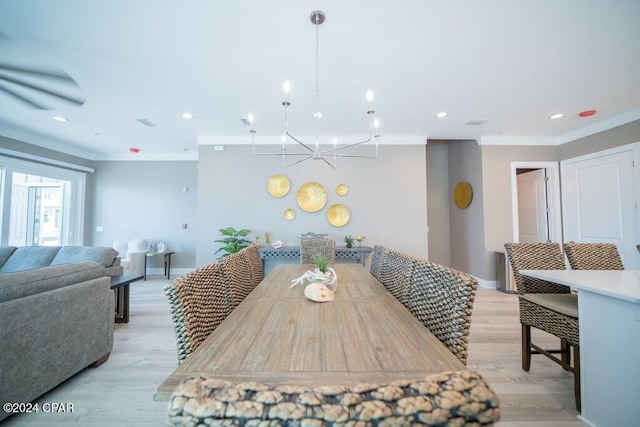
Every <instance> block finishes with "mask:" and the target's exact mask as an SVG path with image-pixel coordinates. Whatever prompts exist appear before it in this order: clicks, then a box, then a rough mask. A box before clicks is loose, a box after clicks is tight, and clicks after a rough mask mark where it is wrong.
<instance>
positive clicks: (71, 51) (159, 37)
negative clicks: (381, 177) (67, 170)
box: [0, 0, 640, 159]
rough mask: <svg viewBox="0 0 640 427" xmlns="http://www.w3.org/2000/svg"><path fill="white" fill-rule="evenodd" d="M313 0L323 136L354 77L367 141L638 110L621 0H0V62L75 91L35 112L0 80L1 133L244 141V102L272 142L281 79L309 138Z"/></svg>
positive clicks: (465, 135) (347, 108)
mask: <svg viewBox="0 0 640 427" xmlns="http://www.w3.org/2000/svg"><path fill="white" fill-rule="evenodd" d="M315 9H321V10H323V11H324V12H325V14H326V16H327V18H326V22H325V23H324V24H323V25H321V26H320V47H319V52H320V83H319V85H320V106H321V110H322V111H323V113H324V116H325V117H324V118H323V119H322V125H321V131H320V133H321V134H322V135H323V136H326V138H329V137H333V136H338V137H339V138H340V141H344V142H348V140H349V139H350V138H352V139H354V140H355V139H357V138H359V137H361V136H363V135H365V134H366V133H367V132H366V131H367V118H366V114H365V111H366V109H367V104H366V101H365V100H364V94H365V91H366V90H367V89H371V90H373V91H374V93H375V94H376V100H375V106H376V110H377V113H378V116H379V118H380V121H381V134H382V137H381V141H380V142H381V143H407V142H408V143H424V141H425V140H426V138H431V139H479V140H481V141H483V142H491V143H499V142H500V141H514V142H518V141H526V142H533V143H552V144H553V143H562V142H566V141H568V140H571V139H575V138H576V137H579V136H584V135H587V134H590V133H594V132H597V131H599V130H603V129H606V128H609V127H612V126H614V125H617V124H621V123H625V122H629V121H631V120H635V119H639V118H640V1H638V0H609V1H604V0H564V1H558V0H536V1H512V0H501V1H498V0H484V1H480V0H458V1H455V0H452V1H445V0H438V1H436V0H404V1H393V2H392V1H382V0H349V1H345V0H342V1H340V0H318V1H301V0H286V1H284V0H280V1H277V2H276V1H270V2H267V1H258V0H250V1H224V2H223V1H214V0H189V1H177V0H135V1H131V0H111V1H104V0H58V1H51V0H3V1H1V2H0V33H2V34H4V35H5V36H6V37H8V39H7V38H4V40H0V63H4V64H14V65H15V64H18V65H29V66H37V67H48V68H51V67H54V68H59V69H62V70H64V71H66V72H67V73H68V74H69V75H71V76H72V77H73V78H74V79H75V80H76V81H77V82H78V84H79V86H80V89H79V90H78V91H77V93H78V95H79V96H81V97H83V98H85V99H86V102H85V103H84V105H82V106H80V107H76V106H73V105H70V104H66V103H62V102H59V101H55V100H53V99H52V98H50V97H46V98H42V102H46V103H47V104H48V105H49V106H50V107H51V108H52V109H51V110H39V109H35V108H33V107H29V106H27V105H26V104H24V103H22V102H19V101H17V100H16V99H15V98H13V97H9V96H7V95H5V94H3V93H1V92H0V135H3V136H6V137H10V138H15V139H19V140H22V141H26V142H30V143H34V144H38V145H42V146H45V147H48V148H52V149H56V150H60V151H63V152H67V153H70V154H75V155H80V156H83V157H87V158H90V159H120V158H123V159H126V158H131V159H135V158H185V157H193V156H195V155H197V144H198V139H200V141H209V142H217V143H221V144H225V143H232V142H238V141H241V142H249V133H248V128H247V127H246V126H244V125H243V124H242V123H241V121H240V119H241V118H242V117H246V115H247V112H249V111H251V112H252V113H253V114H254V115H255V116H256V129H257V131H258V133H257V137H258V141H259V142H274V143H278V142H279V139H278V138H277V137H276V136H275V135H279V134H281V133H282V127H283V111H282V106H281V105H280V103H281V101H282V97H283V95H282V89H281V87H282V82H283V81H284V80H287V79H288V80H290V81H291V84H292V92H291V103H292V106H291V109H290V129H291V130H292V131H293V132H294V133H297V134H298V135H308V134H312V133H313V132H314V128H313V122H312V118H311V115H312V113H313V110H314V105H315V98H314V91H315V27H314V25H312V24H311V22H310V20H309V15H310V13H311V12H312V11H313V10H315ZM589 109H596V110H597V111H598V113H597V114H596V115H594V116H591V117H587V118H580V117H579V116H578V113H579V112H581V111H583V110H589ZM185 111H189V112H191V113H192V114H193V115H194V116H195V118H194V119H193V120H185V119H183V118H182V117H181V114H182V113H183V112H185ZM439 111H447V112H448V113H449V116H448V117H446V118H444V119H436V118H435V114H436V113H438V112H439ZM554 113H564V117H563V118H562V119H559V120H550V119H549V116H550V115H552V114H554ZM53 115H61V116H64V117H67V118H68V119H69V122H67V123H60V122H57V121H54V120H53V119H52V117H53ZM137 119H148V120H150V121H151V122H153V123H155V124H156V125H157V126H155V127H146V126H143V125H142V124H140V123H139V122H138V121H137ZM470 120H486V122H485V123H484V124H483V125H481V126H470V125H467V122H469V121H470ZM130 147H137V148H139V149H140V153H139V154H138V155H134V154H132V153H130V152H129V148H130Z"/></svg>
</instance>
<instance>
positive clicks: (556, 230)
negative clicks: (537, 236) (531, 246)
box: [511, 162, 563, 244]
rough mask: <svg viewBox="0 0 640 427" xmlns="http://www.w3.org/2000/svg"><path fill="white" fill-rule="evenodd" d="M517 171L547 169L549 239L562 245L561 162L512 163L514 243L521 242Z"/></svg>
mask: <svg viewBox="0 0 640 427" xmlns="http://www.w3.org/2000/svg"><path fill="white" fill-rule="evenodd" d="M517 169H546V170H547V177H548V178H549V182H548V186H547V190H548V193H547V196H548V198H549V237H550V239H551V241H552V242H557V243H560V244H562V242H563V241H562V234H563V233H562V210H561V206H562V205H561V199H560V162H511V215H512V219H511V221H512V224H513V241H514V242H519V240H520V238H519V236H520V226H519V224H518V182H517V180H516V170H517Z"/></svg>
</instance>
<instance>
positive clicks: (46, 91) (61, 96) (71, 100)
mask: <svg viewBox="0 0 640 427" xmlns="http://www.w3.org/2000/svg"><path fill="white" fill-rule="evenodd" d="M0 80H2V81H5V82H8V83H12V84H15V85H18V86H22V87H25V88H28V89H31V90H34V91H37V92H40V93H44V94H47V95H49V96H52V97H54V98H58V99H60V100H63V101H67V102H69V103H71V104H75V105H77V106H80V105H82V104H84V103H85V101H86V100H85V99H82V98H77V97H73V96H70V95H66V94H62V93H59V92H54V91H52V90H49V89H46V88H44V87H41V86H36V85H35V84H33V83H29V82H27V81H24V80H20V79H16V78H14V77H10V76H7V75H4V74H2V72H0ZM74 83H75V82H74Z"/></svg>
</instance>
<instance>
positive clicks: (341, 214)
mask: <svg viewBox="0 0 640 427" xmlns="http://www.w3.org/2000/svg"><path fill="white" fill-rule="evenodd" d="M350 218H351V212H349V208H348V207H346V206H345V205H342V204H340V203H336V204H335V205H331V206H330V207H329V209H327V221H329V224H331V225H333V226H334V227H342V226H343V225H345V224H346V223H348V222H349V219H350Z"/></svg>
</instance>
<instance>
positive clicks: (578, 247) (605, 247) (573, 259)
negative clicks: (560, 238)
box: [563, 242, 624, 270]
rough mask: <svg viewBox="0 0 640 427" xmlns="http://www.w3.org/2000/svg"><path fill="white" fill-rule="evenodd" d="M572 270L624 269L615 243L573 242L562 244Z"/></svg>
mask: <svg viewBox="0 0 640 427" xmlns="http://www.w3.org/2000/svg"><path fill="white" fill-rule="evenodd" d="M563 246H564V253H565V254H566V255H567V260H569V265H570V266H571V269H572V270H624V264H623V263H622V259H621V258H620V253H619V252H618V247H617V246H616V245H615V243H575V242H569V243H565V244H564V245H563Z"/></svg>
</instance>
